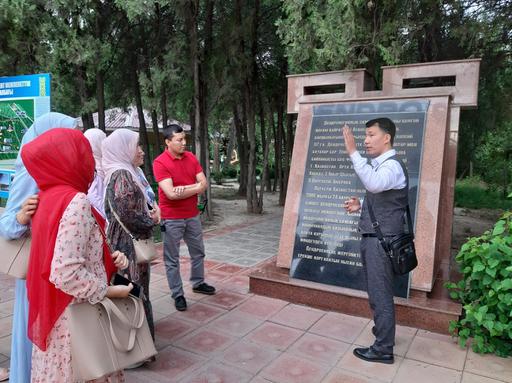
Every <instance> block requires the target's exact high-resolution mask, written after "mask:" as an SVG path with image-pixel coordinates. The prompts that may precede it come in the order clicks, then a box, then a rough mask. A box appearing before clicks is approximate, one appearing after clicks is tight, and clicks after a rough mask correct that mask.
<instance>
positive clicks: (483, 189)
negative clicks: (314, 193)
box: [455, 177, 512, 210]
mask: <svg viewBox="0 0 512 383" xmlns="http://www.w3.org/2000/svg"><path fill="white" fill-rule="evenodd" d="M502 194H503V193H501V192H500V191H498V190H490V189H489V187H488V186H487V185H486V184H485V183H484V182H483V181H482V179H481V178H480V177H468V178H465V179H463V180H460V181H457V183H456V184H455V206H457V207H464V208H468V209H503V210H507V209H512V201H511V200H509V199H504V198H503V196H502Z"/></svg>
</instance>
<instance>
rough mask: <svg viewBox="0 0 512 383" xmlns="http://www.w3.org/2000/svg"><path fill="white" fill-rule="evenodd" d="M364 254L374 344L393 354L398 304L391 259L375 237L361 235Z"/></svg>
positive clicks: (374, 346) (362, 252)
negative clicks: (394, 298)
mask: <svg viewBox="0 0 512 383" xmlns="http://www.w3.org/2000/svg"><path fill="white" fill-rule="evenodd" d="M361 258H362V262H363V268H364V273H365V276H366V284H367V289H366V290H367V291H368V298H369V302H370V308H371V309H372V311H373V321H374V322H375V331H374V332H375V343H374V344H373V345H372V348H373V349H374V350H375V351H379V352H383V353H386V354H392V353H393V346H394V345H395V305H394V303H393V295H394V294H393V268H392V266H391V260H390V259H389V257H388V256H387V255H386V253H385V252H384V249H383V248H382V246H381V244H380V242H379V240H378V238H375V237H363V238H362V239H361Z"/></svg>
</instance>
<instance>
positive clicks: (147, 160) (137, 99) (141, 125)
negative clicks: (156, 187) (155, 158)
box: [132, 63, 155, 183]
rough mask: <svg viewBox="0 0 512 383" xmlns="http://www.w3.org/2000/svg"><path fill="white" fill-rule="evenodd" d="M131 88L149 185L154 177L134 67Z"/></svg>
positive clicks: (137, 77) (137, 78) (137, 76)
mask: <svg viewBox="0 0 512 383" xmlns="http://www.w3.org/2000/svg"><path fill="white" fill-rule="evenodd" d="M134 64H135V63H134ZM132 86H133V95H134V98H135V104H136V106H137V114H138V116H139V139H140V143H141V145H142V147H143V148H144V173H145V174H146V176H147V177H148V178H149V179H148V181H149V182H150V183H151V182H153V181H154V179H155V177H154V175H153V167H152V166H151V163H152V160H151V156H150V154H149V139H148V131H147V129H146V121H145V120H144V108H143V107H142V97H141V93H140V83H139V75H138V73H137V69H136V68H135V66H133V68H132Z"/></svg>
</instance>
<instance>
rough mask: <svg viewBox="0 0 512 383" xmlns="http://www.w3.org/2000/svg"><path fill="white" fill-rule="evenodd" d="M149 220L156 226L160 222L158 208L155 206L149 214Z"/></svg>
mask: <svg viewBox="0 0 512 383" xmlns="http://www.w3.org/2000/svg"><path fill="white" fill-rule="evenodd" d="M149 215H150V216H151V219H152V220H153V223H154V224H155V225H158V224H159V223H160V221H161V215H160V208H159V207H158V205H155V207H154V209H153V210H151V211H150V212H149Z"/></svg>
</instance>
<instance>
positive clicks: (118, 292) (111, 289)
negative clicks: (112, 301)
mask: <svg viewBox="0 0 512 383" xmlns="http://www.w3.org/2000/svg"><path fill="white" fill-rule="evenodd" d="M132 289H133V284H131V283H130V284H129V285H128V286H125V285H115V286H108V287H107V298H126V297H127V296H128V295H129V294H130V291H132Z"/></svg>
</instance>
